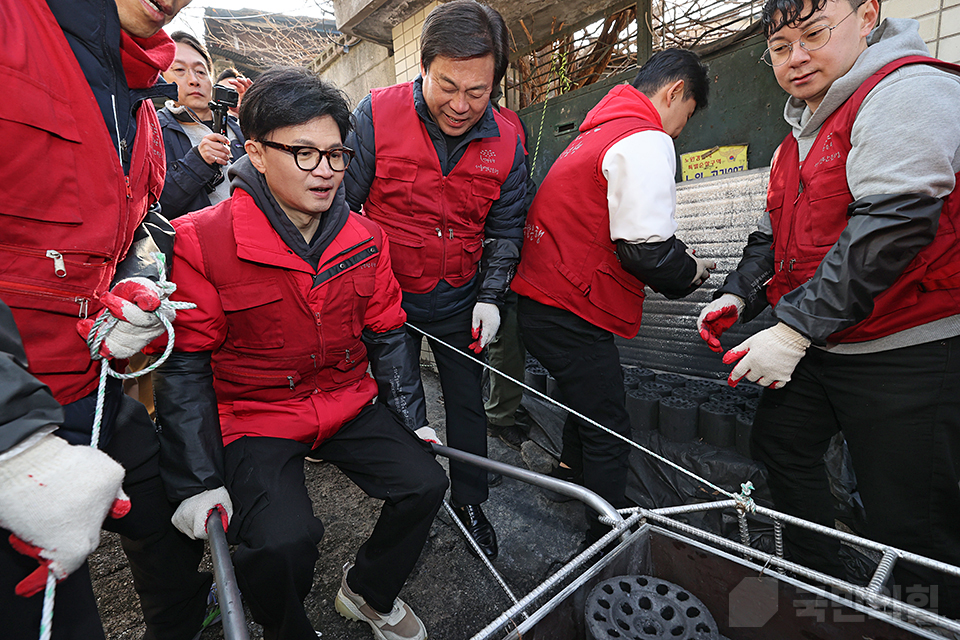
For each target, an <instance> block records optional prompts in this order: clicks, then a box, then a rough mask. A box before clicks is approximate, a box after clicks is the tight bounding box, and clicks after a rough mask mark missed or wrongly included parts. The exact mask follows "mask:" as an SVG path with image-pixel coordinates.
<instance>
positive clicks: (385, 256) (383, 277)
mask: <svg viewBox="0 0 960 640" xmlns="http://www.w3.org/2000/svg"><path fill="white" fill-rule="evenodd" d="M380 237H382V238H383V245H382V246H381V247H380V257H379V261H378V263H377V275H376V285H375V288H374V292H373V296H372V297H371V298H370V302H369V303H368V304H367V311H366V314H365V316H364V320H365V323H364V325H365V327H366V328H367V329H370V330H371V331H374V332H375V333H383V332H384V331H390V330H391V329H396V328H397V327H400V326H402V325H403V323H404V322H406V320H407V313H406V312H405V311H404V310H403V309H401V308H400V300H401V297H402V293H401V291H400V283H398V282H397V279H396V277H394V275H393V267H392V266H391V265H390V244H389V241H388V240H387V235H386V234H385V233H383V231H380Z"/></svg>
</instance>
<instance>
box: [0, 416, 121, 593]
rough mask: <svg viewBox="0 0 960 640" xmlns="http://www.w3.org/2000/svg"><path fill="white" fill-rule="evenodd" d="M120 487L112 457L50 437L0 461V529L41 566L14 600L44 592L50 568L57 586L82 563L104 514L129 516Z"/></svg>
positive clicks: (118, 471) (20, 586)
mask: <svg viewBox="0 0 960 640" xmlns="http://www.w3.org/2000/svg"><path fill="white" fill-rule="evenodd" d="M122 483H123V467H121V466H120V465H119V464H118V463H117V462H115V461H114V460H113V459H112V458H110V456H108V455H107V454H105V453H104V452H102V451H98V450H97V449H94V448H93V447H88V446H80V445H77V446H74V445H70V444H67V442H66V441H65V440H63V438H58V437H57V436H54V435H45V436H43V437H42V438H40V440H38V441H37V443H36V444H35V445H33V446H30V447H28V448H27V449H25V450H24V451H22V452H20V453H16V454H14V455H12V456H10V457H9V458H4V460H3V461H2V462H0V487H2V489H0V527H2V528H4V529H7V530H9V531H10V532H11V535H10V544H11V546H13V548H14V549H16V550H17V551H19V552H20V553H22V554H24V555H27V556H30V557H32V558H35V559H36V560H37V561H39V562H40V566H39V567H37V569H36V570H35V571H34V572H32V573H31V574H30V575H28V576H27V577H26V578H24V579H23V580H22V581H21V582H20V584H18V585H17V588H16V593H17V595H19V596H24V597H29V596H32V595H33V594H35V593H37V592H39V591H42V590H43V588H44V587H45V586H46V582H47V571H48V569H49V570H51V571H53V573H54V575H55V576H56V578H57V580H58V581H59V580H63V579H64V578H66V577H67V576H68V575H70V574H71V573H73V572H74V571H76V570H77V569H78V568H79V567H80V566H81V565H82V564H83V563H84V561H85V560H86V559H87V556H88V555H90V553H91V552H92V551H93V550H94V549H96V548H97V545H98V544H100V525H101V524H102V523H103V519H104V518H106V517H107V514H108V513H109V514H110V516H112V517H114V518H120V517H122V516H124V515H126V514H127V513H128V512H129V511H130V499H129V498H127V496H126V494H124V493H123V491H122V490H121V488H120V485H121V484H122Z"/></svg>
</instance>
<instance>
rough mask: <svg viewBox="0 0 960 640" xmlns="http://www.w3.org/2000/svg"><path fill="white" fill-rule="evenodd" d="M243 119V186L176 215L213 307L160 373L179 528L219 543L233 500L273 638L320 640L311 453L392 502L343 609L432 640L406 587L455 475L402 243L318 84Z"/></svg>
mask: <svg viewBox="0 0 960 640" xmlns="http://www.w3.org/2000/svg"><path fill="white" fill-rule="evenodd" d="M240 114H241V126H242V127H243V133H244V135H245V136H246V138H247V142H246V150H247V156H246V157H244V158H241V159H240V160H239V161H237V162H236V163H235V164H234V165H233V167H231V169H230V171H229V177H230V179H231V188H232V193H233V195H232V196H231V197H230V198H229V199H228V200H225V201H224V202H222V203H220V204H219V205H215V206H213V207H208V208H206V209H203V210H201V211H197V212H194V213H190V214H187V215H185V216H183V217H180V218H177V219H176V220H175V221H174V223H173V224H174V227H176V229H177V234H178V235H177V242H176V245H175V247H174V250H175V259H174V265H173V273H174V279H175V282H176V283H177V286H178V289H177V293H176V294H175V296H176V297H180V299H183V300H190V301H192V302H195V303H196V304H197V308H196V309H193V310H189V311H187V312H185V313H184V314H181V315H179V316H178V318H177V322H176V324H175V328H176V336H177V337H176V347H175V348H176V351H175V352H174V353H173V354H172V355H171V357H170V359H169V360H168V361H167V362H166V363H164V365H163V366H162V367H161V368H160V369H159V370H158V371H157V372H156V374H155V375H156V405H157V421H158V423H159V424H160V425H162V435H161V443H162V446H163V452H164V453H165V458H164V470H165V472H166V474H167V476H168V477H169V478H170V482H169V485H168V486H169V487H170V491H171V496H170V497H171V499H172V500H174V501H176V502H179V507H178V508H177V510H176V513H175V514H174V517H173V522H174V524H175V525H176V526H177V527H178V528H179V529H180V530H181V531H182V532H183V533H184V534H186V535H187V536H189V537H191V538H205V537H206V536H207V532H206V528H205V522H206V519H207V515H208V514H209V513H210V512H211V511H212V510H214V509H219V510H220V511H221V514H222V517H223V519H224V522H225V523H228V531H227V536H228V539H229V540H230V542H231V543H232V544H235V545H237V549H236V552H235V553H234V555H233V561H234V565H235V566H236V572H237V580H238V582H239V586H240V589H241V591H242V592H243V595H244V599H245V600H246V602H247V603H248V604H249V605H250V609H251V612H252V613H253V618H254V620H256V621H257V622H258V623H260V624H261V625H263V627H264V637H266V638H274V639H277V640H301V639H303V638H314V637H316V634H315V632H314V629H313V626H312V624H311V621H310V618H309V617H308V615H307V613H306V611H305V610H304V608H303V601H304V598H305V597H306V596H307V594H308V593H309V591H310V586H311V585H312V584H313V571H314V565H315V563H316V560H317V558H318V557H319V554H318V551H317V545H318V543H319V542H320V539H321V538H322V536H323V524H322V523H321V522H320V520H318V519H317V518H316V517H315V516H314V515H313V507H312V504H311V502H310V498H309V496H308V495H307V490H306V487H305V486H304V475H303V460H304V458H305V457H306V456H307V455H308V454H309V455H312V456H313V457H315V458H318V459H322V460H324V461H326V462H329V463H333V464H335V465H337V466H338V467H339V468H340V469H341V470H342V471H343V472H344V473H346V474H347V476H349V477H350V478H351V479H352V480H353V481H354V482H355V483H356V484H357V485H358V486H359V487H360V488H361V489H363V490H364V491H366V492H367V493H368V494H369V495H371V496H373V497H376V498H379V499H382V500H383V501H384V504H383V509H382V511H381V513H380V519H379V520H378V522H377V524H376V526H375V527H374V530H373V533H372V534H371V536H370V538H369V540H368V541H367V542H366V543H365V544H364V545H362V546H361V547H360V550H359V551H358V552H357V554H356V557H355V559H354V561H353V562H351V563H350V564H349V565H348V566H347V567H345V569H344V576H343V581H342V583H341V589H340V592H339V593H338V594H337V596H336V608H337V610H338V611H340V612H341V613H342V614H343V615H345V616H346V617H348V618H351V619H356V620H361V621H363V622H366V623H367V624H369V625H370V626H371V627H373V628H374V632H375V633H376V634H377V637H379V638H392V639H395V640H403V639H408V640H424V638H425V637H426V630H425V629H424V626H423V624H422V623H421V622H420V620H419V619H418V618H417V616H416V615H415V614H414V613H413V611H412V610H411V609H410V607H409V606H407V605H406V604H404V602H403V601H402V600H400V599H399V598H398V597H397V595H398V594H399V592H400V590H401V588H402V587H403V584H404V582H405V581H406V579H407V576H408V575H409V574H410V571H411V570H412V569H413V567H414V564H415V563H416V561H417V559H418V558H419V556H420V551H421V550H422V548H423V545H424V543H425V542H426V539H427V535H428V533H429V531H430V524H431V522H432V521H433V518H434V516H435V515H436V513H437V510H438V509H439V507H440V503H441V501H442V500H443V494H444V492H445V491H446V488H447V478H446V475H445V473H444V471H443V468H442V467H441V466H440V465H439V464H438V463H437V462H436V460H434V459H433V457H432V456H431V455H430V454H429V453H428V451H429V450H428V445H427V444H426V443H425V442H423V441H422V440H420V439H419V438H418V437H417V434H415V433H414V428H416V427H419V426H420V425H414V424H413V421H412V418H411V414H410V409H409V408H410V407H411V406H414V405H417V404H422V403H423V387H422V386H421V384H420V374H419V371H418V370H417V369H416V368H415V367H414V368H412V369H411V368H409V367H408V366H407V363H408V362H409V361H410V357H409V356H408V355H407V353H406V351H407V348H408V346H407V341H406V332H405V330H404V327H403V323H404V320H406V314H405V313H404V312H403V309H401V307H400V286H399V285H398V284H397V281H396V278H394V275H393V270H392V269H391V266H390V251H389V244H388V241H387V237H386V235H385V234H384V233H383V231H381V229H380V228H379V227H378V226H377V224H376V223H375V222H373V221H371V220H369V219H367V218H363V217H361V216H359V215H357V214H355V213H352V212H351V211H350V208H349V206H348V205H347V203H346V200H345V197H344V191H343V189H342V188H341V182H342V181H343V176H344V170H345V169H346V168H347V167H348V166H349V164H350V160H351V158H352V157H353V153H352V151H351V150H350V149H348V148H346V147H345V146H344V144H343V139H344V138H345V136H346V134H347V132H348V131H349V130H350V126H351V119H350V110H349V107H348V106H347V103H346V101H345V100H344V98H343V95H342V94H341V93H340V92H339V91H338V90H337V89H335V88H334V87H332V86H331V85H329V84H327V83H325V82H323V81H322V80H320V79H319V78H318V77H317V76H316V75H314V74H312V73H311V72H309V71H307V70H306V69H304V68H302V67H285V68H277V69H272V70H270V71H267V72H266V73H264V74H263V75H262V76H260V77H259V78H258V79H257V81H256V82H254V83H253V85H252V86H251V87H250V89H249V90H248V91H247V92H246V95H245V96H244V99H243V103H242V104H241V106H240ZM368 364H369V365H370V367H371V368H372V371H373V376H372V377H371V375H370V374H369V373H368V372H367V367H368ZM374 398H376V400H377V401H376V403H373V400H374ZM331 595H332V594H331Z"/></svg>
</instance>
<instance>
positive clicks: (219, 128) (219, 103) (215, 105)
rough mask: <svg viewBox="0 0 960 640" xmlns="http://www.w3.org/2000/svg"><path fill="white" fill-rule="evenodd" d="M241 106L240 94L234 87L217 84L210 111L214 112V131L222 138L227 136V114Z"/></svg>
mask: <svg viewBox="0 0 960 640" xmlns="http://www.w3.org/2000/svg"><path fill="white" fill-rule="evenodd" d="M238 104H240V94H239V93H237V90H236V89H234V88H233V87H225V86H223V85H219V84H216V85H214V86H213V100H211V101H210V110H211V111H213V131H214V133H219V134H220V135H222V136H225V135H227V112H228V111H229V110H230V109H232V108H236V106H237V105H238Z"/></svg>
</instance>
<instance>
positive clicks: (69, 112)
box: [0, 2, 166, 404]
mask: <svg viewBox="0 0 960 640" xmlns="http://www.w3.org/2000/svg"><path fill="white" fill-rule="evenodd" d="M2 13H3V33H4V37H5V42H4V46H3V52H2V54H0V84H2V86H3V87H4V90H5V92H6V97H5V98H4V99H3V100H0V140H4V141H6V142H7V144H8V145H9V149H8V153H7V157H6V158H5V159H4V161H3V162H0V230H2V231H0V298H3V300H4V301H5V302H6V303H7V304H8V305H9V306H10V308H11V310H12V311H13V316H14V319H15V320H16V322H17V326H18V328H19V330H20V333H21V334H22V336H23V343H24V347H25V349H26V352H27V360H28V361H29V364H30V372H31V373H32V374H34V375H35V376H37V377H38V378H39V379H40V380H41V381H43V382H44V383H46V384H47V385H49V386H50V388H51V390H52V391H53V394H54V396H55V397H56V399H57V401H58V402H60V403H61V404H67V403H70V402H73V401H75V400H78V399H80V398H82V397H84V396H86V395H87V394H89V393H90V392H92V391H93V389H94V388H95V387H96V384H97V370H96V368H94V365H93V361H91V360H90V351H89V350H88V348H87V345H86V342H85V341H84V340H83V338H81V337H80V335H79V334H78V333H77V329H76V324H77V320H78V319H79V318H84V317H87V316H88V315H89V316H94V315H96V314H97V313H99V312H100V310H101V309H102V307H103V305H102V304H101V303H100V300H99V298H100V296H101V295H102V294H103V293H104V292H106V291H107V290H108V289H109V287H110V283H111V281H112V280H113V277H114V274H115V273H116V268H117V263H118V262H119V261H120V260H122V259H123V257H124V256H125V255H126V252H127V250H128V249H129V247H130V244H131V242H132V241H133V234H134V231H135V230H136V228H137V227H138V226H139V225H140V223H141V222H142V221H143V219H144V217H145V216H146V213H147V208H148V205H149V204H150V203H151V202H155V201H157V199H158V198H159V197H160V191H161V190H162V189H163V179H164V172H165V166H166V161H165V157H164V150H163V140H162V138H161V135H160V123H159V122H158V120H157V114H156V111H155V110H154V108H153V105H152V104H151V103H150V101H149V100H145V101H144V102H143V103H142V104H141V105H140V107H139V109H138V110H137V136H136V140H135V142H134V145H133V149H132V155H131V161H130V171H129V179H128V178H127V177H126V176H125V175H124V173H123V167H122V166H121V164H120V159H119V157H118V156H117V151H116V149H115V148H114V146H113V142H112V140H111V137H110V134H109V133H108V131H107V128H106V125H105V124H104V122H103V115H102V114H101V112H100V108H99V107H98V105H97V101H96V99H95V98H94V96H93V92H92V91H91V90H90V87H89V85H88V84H87V81H86V79H85V78H84V75H83V71H82V70H81V69H80V65H79V63H78V62H77V59H76V57H75V56H74V54H73V51H72V50H71V49H70V45H69V44H67V40H66V38H65V37H64V35H63V31H62V30H61V28H60V26H59V25H58V24H57V21H56V19H54V17H53V14H51V13H50V9H49V8H48V7H47V4H46V3H45V2H4V3H3V8H2Z"/></svg>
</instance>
